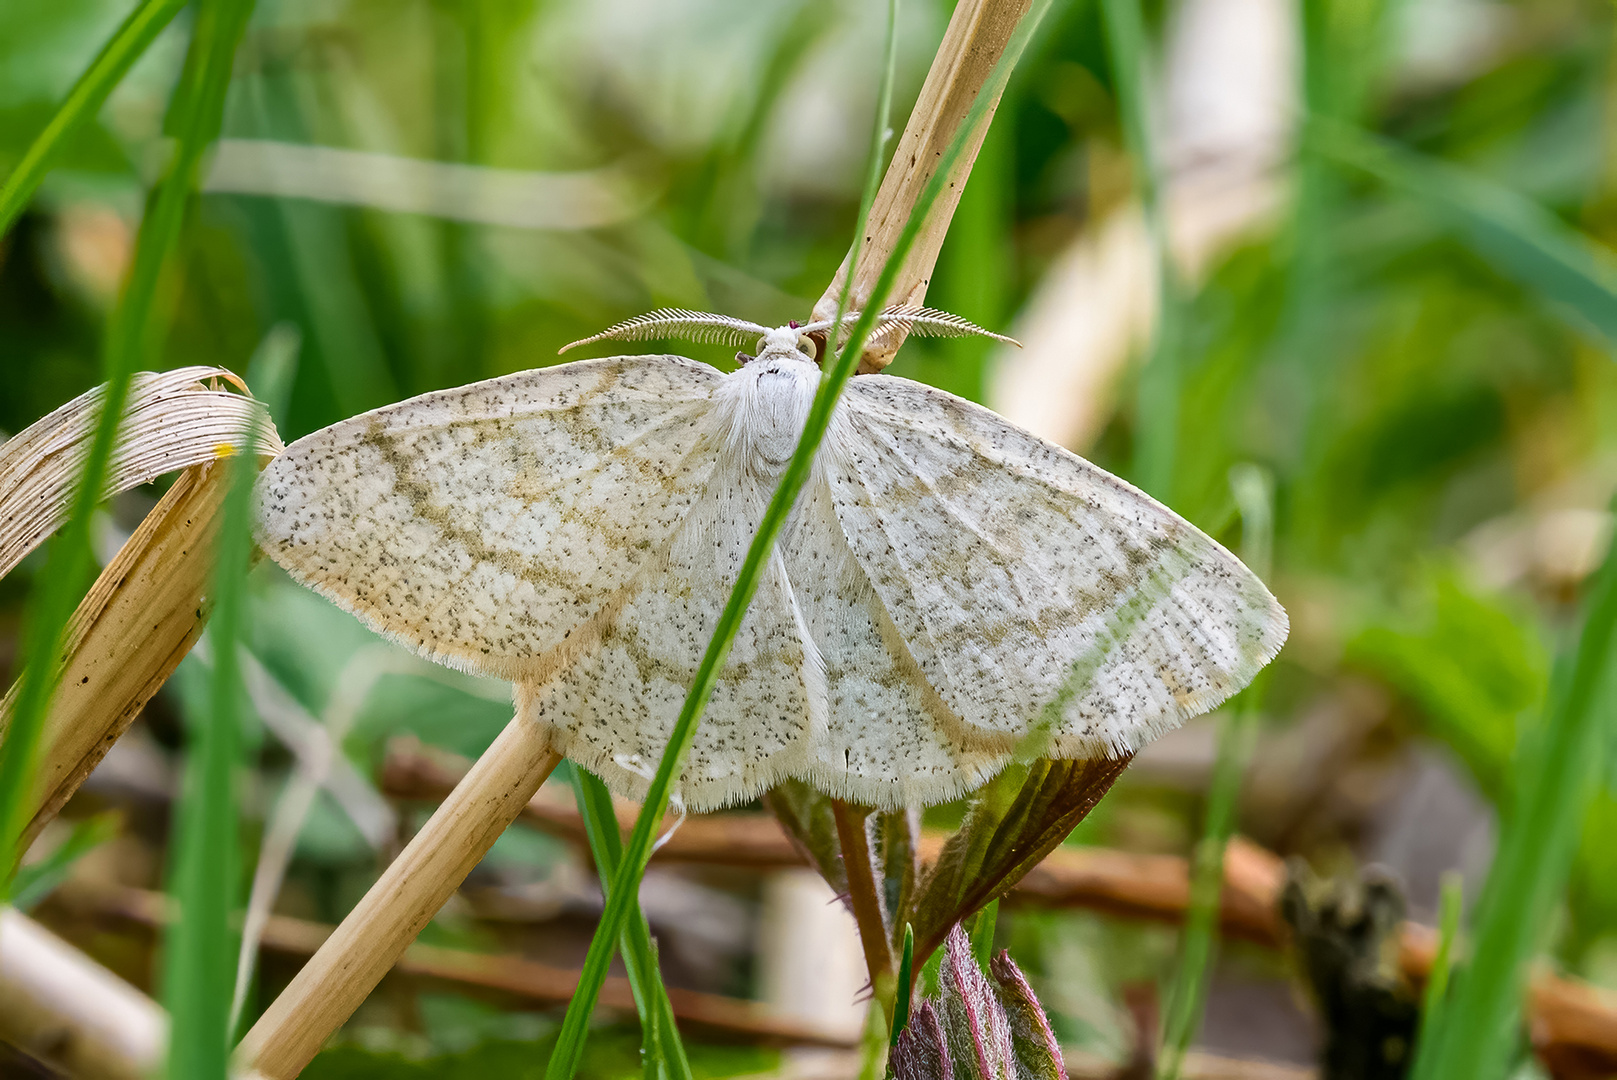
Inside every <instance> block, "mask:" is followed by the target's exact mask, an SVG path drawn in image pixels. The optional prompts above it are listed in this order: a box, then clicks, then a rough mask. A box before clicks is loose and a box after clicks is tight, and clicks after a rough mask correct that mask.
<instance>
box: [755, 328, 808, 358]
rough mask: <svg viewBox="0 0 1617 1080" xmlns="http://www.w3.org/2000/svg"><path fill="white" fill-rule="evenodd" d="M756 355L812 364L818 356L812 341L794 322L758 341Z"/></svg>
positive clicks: (774, 330)
mask: <svg viewBox="0 0 1617 1080" xmlns="http://www.w3.org/2000/svg"><path fill="white" fill-rule="evenodd" d="M758 355H759V356H764V355H770V356H784V357H788V358H790V359H793V360H808V361H809V362H810V363H812V362H813V361H814V360H815V359H816V358H817V357H818V356H819V348H818V346H816V345H815V344H814V339H813V338H811V337H809V336H808V335H807V334H805V333H804V332H803V331H802V329H801V328H799V326H798V324H797V323H795V322H792V323H787V324H786V325H785V326H777V327H775V329H773V330H771V331H769V333H767V334H765V335H764V336H763V337H761V338H759V339H758Z"/></svg>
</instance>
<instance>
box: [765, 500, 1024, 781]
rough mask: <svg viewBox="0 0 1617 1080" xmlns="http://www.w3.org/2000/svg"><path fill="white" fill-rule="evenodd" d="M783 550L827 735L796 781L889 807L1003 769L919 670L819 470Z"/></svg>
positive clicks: (999, 757) (995, 749)
mask: <svg viewBox="0 0 1617 1080" xmlns="http://www.w3.org/2000/svg"><path fill="white" fill-rule="evenodd" d="M781 546H782V548H783V549H784V554H785V563H786V571H787V573H788V574H789V575H790V577H791V582H792V589H793V595H794V597H795V598H796V601H797V606H798V610H799V611H800V612H802V615H803V620H804V623H805V625H806V627H807V629H808V632H809V634H810V636H811V637H812V639H813V641H814V644H815V647H816V648H817V649H818V650H819V653H820V656H821V657H822V659H823V660H824V664H825V684H826V692H827V696H828V699H829V708H828V716H827V722H826V725H825V728H824V731H823V732H822V733H820V734H818V735H817V737H815V738H814V739H813V741H812V744H811V750H810V752H809V754H808V755H807V756H806V758H805V760H804V762H803V763H802V765H801V766H800V768H799V771H798V772H797V773H796V775H797V776H799V777H800V778H802V779H805V780H807V781H809V782H810V783H812V784H813V785H814V786H815V787H817V788H819V789H820V790H821V791H826V792H830V793H832V794H834V795H836V796H837V797H839V798H843V799H850V800H853V801H855V802H860V803H865V804H869V805H874V806H879V807H882V808H883V809H892V808H895V807H899V806H913V805H916V804H931V803H938V802H945V801H947V800H949V799H952V798H956V797H958V796H959V795H960V794H962V793H963V792H965V791H968V790H971V789H972V788H975V787H977V786H978V785H979V784H980V783H981V782H982V781H984V780H986V779H988V778H989V777H991V776H992V775H994V774H995V773H996V772H998V771H999V770H1000V769H1001V768H1003V767H1004V765H1005V763H1006V761H1007V760H1008V758H1009V755H1008V754H1007V753H1006V750H1005V747H1004V746H1003V742H1004V740H1003V739H994V738H986V739H985V738H984V736H983V733H982V732H980V731H978V730H976V729H974V728H972V727H971V726H970V725H968V724H966V723H965V722H963V721H962V720H961V719H960V717H959V716H958V715H957V714H956V713H955V711H954V710H953V709H952V708H950V706H949V705H948V704H947V703H946V702H945V701H944V700H943V699H942V698H941V697H940V696H939V694H938V693H937V691H936V690H934V689H933V688H932V686H931V684H930V683H929V682H928V681H927V678H926V676H925V675H924V674H923V673H922V671H921V669H920V667H919V665H918V664H917V663H916V660H915V657H914V656H913V655H912V654H911V652H910V650H909V647H908V646H907V644H906V643H905V640H904V636H903V634H902V633H901V632H900V631H899V629H898V627H897V626H896V625H895V623H894V621H893V618H892V616H891V615H890V614H889V612H888V609H887V606H886V604H884V603H883V601H882V598H881V597H880V596H878V595H877V593H876V590H875V589H874V588H873V587H872V586H871V583H870V579H869V578H868V577H867V576H866V574H865V571H864V568H863V567H862V566H861V565H860V562H859V559H858V558H857V557H856V556H855V554H854V551H853V548H851V547H850V546H849V544H848V540H847V537H846V536H845V535H844V532H843V527H842V524H841V522H840V521H839V520H838V517H837V508H836V500H835V497H834V495H833V493H832V486H831V482H830V479H829V477H828V475H827V473H826V470H825V469H824V468H821V469H817V470H816V474H815V476H814V477H813V479H812V480H811V481H810V483H809V486H808V488H807V489H806V490H805V491H804V493H803V495H802V498H801V499H800V501H799V503H798V508H797V513H796V515H795V517H794V520H793V523H792V525H791V531H790V534H789V536H788V537H787V538H785V539H783V541H782V543H781Z"/></svg>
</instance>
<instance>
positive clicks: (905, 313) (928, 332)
mask: <svg viewBox="0 0 1617 1080" xmlns="http://www.w3.org/2000/svg"><path fill="white" fill-rule="evenodd" d="M858 318H859V312H857V311H850V312H848V313H847V314H845V315H843V316H842V325H843V327H844V328H847V327H851V326H852V325H853V323H854V320H856V319H858ZM801 329H802V331H803V332H804V333H806V334H812V333H816V332H819V331H824V330H829V329H831V320H830V319H822V320H820V321H819V322H812V323H809V324H808V325H807V326H804V327H802V328H801ZM904 334H914V335H915V336H916V337H985V338H992V339H994V340H995V341H1003V342H1004V343H1005V344H1007V345H1015V346H1016V347H1017V348H1021V347H1022V343H1021V342H1020V341H1017V340H1016V339H1015V338H1012V337H1006V336H1005V335H1004V334H996V333H994V332H993V331H992V330H985V329H983V328H982V327H981V326H978V325H977V324H976V323H974V322H972V321H971V320H970V319H963V318H961V317H960V316H959V315H955V314H952V313H950V312H947V311H939V310H938V309H937V308H927V307H914V306H912V305H909V304H897V305H895V306H893V307H890V308H884V309H882V310H881V311H880V312H878V313H877V315H876V326H875V329H873V330H872V331H871V332H870V337H869V338H868V339H867V340H866V341H865V347H866V348H870V347H871V346H873V345H875V346H881V345H884V344H886V343H888V342H890V341H892V339H893V338H894V337H895V336H898V335H904Z"/></svg>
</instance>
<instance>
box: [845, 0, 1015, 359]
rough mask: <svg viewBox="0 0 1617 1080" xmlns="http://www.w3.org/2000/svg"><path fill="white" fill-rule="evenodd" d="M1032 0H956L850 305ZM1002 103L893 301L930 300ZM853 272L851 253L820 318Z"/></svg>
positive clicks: (885, 188) (864, 289) (875, 351)
mask: <svg viewBox="0 0 1617 1080" xmlns="http://www.w3.org/2000/svg"><path fill="white" fill-rule="evenodd" d="M1031 6H1032V5H1031V0H960V2H959V3H958V4H956V5H955V9H954V14H953V15H952V16H951V17H950V19H949V29H948V30H947V31H946V32H945V33H944V35H943V42H942V44H940V45H939V46H938V54H937V56H936V57H935V58H934V59H933V61H932V67H931V69H930V70H928V72H927V76H926V82H925V83H924V84H923V85H922V86H921V94H920V97H919V98H917V99H916V102H915V108H914V109H913V110H911V112H910V119H909V123H908V124H906V125H905V127H904V134H903V136H902V137H901V138H900V139H899V141H898V148H897V149H896V150H895V151H894V152H893V160H892V162H891V163H890V164H889V165H888V166H887V172H886V174H885V175H883V177H882V184H881V188H880V189H879V190H878V191H877V192H876V200H875V202H874V203H872V204H871V208H870V216H869V217H868V218H867V219H866V220H865V242H864V246H863V247H862V248H861V250H860V252H859V265H858V266H857V267H855V268H854V271H853V288H852V290H851V297H852V300H851V306H852V307H853V308H854V309H856V310H857V309H858V308H859V307H861V306H863V305H864V304H865V303H866V302H867V301H868V300H869V299H870V293H871V289H872V287H873V286H874V285H875V284H876V278H877V277H878V276H879V275H880V274H881V271H882V267H883V265H885V264H886V262H887V259H888V257H889V256H890V255H891V254H892V253H893V247H894V245H895V244H896V242H897V241H898V235H899V233H901V232H903V230H904V224H905V222H907V221H908V220H909V217H910V211H912V210H913V209H914V208H915V204H916V202H917V201H918V200H919V199H920V197H921V192H922V190H923V189H925V187H926V185H927V182H928V181H929V180H931V178H932V174H933V172H934V171H936V168H937V163H938V160H939V159H940V158H941V157H942V156H943V152H944V150H945V149H946V148H947V147H948V145H949V143H950V142H951V141H952V140H953V139H954V136H955V132H956V131H957V130H958V129H959V127H960V124H961V123H962V122H963V121H964V120H965V118H966V113H967V112H968V111H970V109H971V105H972V102H973V101H975V100H976V98H977V92H978V91H979V90H981V89H982V88H983V86H984V85H985V84H986V83H987V82H988V77H989V75H990V74H991V73H992V72H993V70H994V65H995V64H996V63H997V62H998V61H999V58H1000V56H1001V54H1003V53H1004V52H1005V47H1006V46H1007V45H1008V44H1010V40H1011V35H1012V34H1013V33H1014V32H1015V30H1016V27H1017V24H1018V23H1020V22H1021V21H1022V17H1023V16H1025V15H1026V14H1027V13H1028V9H1029V8H1030V7H1031ZM998 104H999V102H998V101H997V100H996V101H995V102H993V104H992V106H991V107H990V109H989V112H988V115H987V116H986V117H984V119H983V123H982V124H981V126H980V127H979V128H978V130H976V131H975V132H973V133H972V135H971V140H970V142H969V143H968V144H967V145H966V147H965V150H964V152H963V153H962V154H961V155H960V158H959V160H958V161H957V162H956V164H955V167H954V171H953V173H952V175H951V176H950V180H949V186H948V188H947V189H945V191H944V193H943V194H942V195H941V196H940V197H939V198H938V201H937V202H936V203H935V204H934V205H933V207H932V210H931V212H930V213H929V214H928V215H927V220H926V224H925V225H924V226H922V228H921V232H920V234H919V235H918V236H917V237H916V238H915V245H914V246H913V247H912V248H911V249H910V254H909V257H908V258H907V259H906V260H905V262H904V268H903V270H902V271H901V272H900V274H899V276H898V279H897V280H896V281H895V282H894V283H893V291H892V294H891V295H890V296H889V297H888V303H891V304H919V303H921V302H922V301H923V300H925V298H926V288H927V285H928V284H929V283H930V282H931V280H932V268H933V267H934V266H935V265H936V264H937V261H938V252H939V251H940V250H941V249H942V247H943V237H944V234H945V233H947V232H948V230H949V221H950V219H951V218H953V217H954V211H955V206H956V205H957V204H958V203H959V202H960V194H961V192H962V191H963V190H964V189H965V186H966V178H967V177H968V176H969V175H970V174H971V166H972V163H973V162H975V161H976V160H977V152H978V151H979V150H980V149H982V141H983V136H984V135H986V134H987V132H988V124H989V123H990V122H991V121H992V119H993V111H994V108H997V107H998ZM847 273H848V264H847V260H846V259H844V260H843V264H842V266H841V267H840V268H838V270H837V273H836V276H835V277H834V278H833V279H832V281H831V284H830V285H829V286H828V287H827V288H826V290H825V295H824V296H822V297H821V298H820V300H819V301H818V302H817V303H816V304H815V305H814V318H816V319H831V318H835V316H836V309H837V297H838V295H839V293H840V292H841V289H842V282H843V279H844V278H845V277H846V276H847ZM902 343H903V340H902V338H886V339H883V342H882V345H881V346H880V347H870V346H867V347H866V348H865V352H864V356H863V357H862V358H861V360H860V365H859V370H860V371H861V372H871V371H880V370H881V369H882V368H884V367H886V366H887V364H888V363H890V362H891V361H892V359H893V354H894V353H896V352H897V351H898V347H899V345H900V344H902Z"/></svg>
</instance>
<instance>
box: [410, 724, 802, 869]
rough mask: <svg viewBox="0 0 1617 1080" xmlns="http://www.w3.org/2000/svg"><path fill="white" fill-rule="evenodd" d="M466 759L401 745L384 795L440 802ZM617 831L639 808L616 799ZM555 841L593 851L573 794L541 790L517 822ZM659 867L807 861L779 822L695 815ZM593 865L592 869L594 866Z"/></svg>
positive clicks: (661, 852)
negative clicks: (688, 864)
mask: <svg viewBox="0 0 1617 1080" xmlns="http://www.w3.org/2000/svg"><path fill="white" fill-rule="evenodd" d="M466 769H467V763H466V761H465V759H463V758H459V757H456V756H455V755H453V754H448V753H444V752H442V751H437V750H429V749H427V748H425V747H423V746H422V745H421V744H420V743H419V742H417V741H416V740H414V739H396V740H394V741H393V743H392V744H390V745H389V746H388V750H387V757H386V758H385V759H384V760H383V763H382V774H381V777H380V785H379V786H380V787H381V789H382V794H384V795H387V796H390V797H391V798H395V799H412V800H420V801H427V802H441V801H442V800H443V799H444V797H445V796H447V795H448V794H449V792H450V791H452V790H453V789H454V787H455V785H456V784H458V783H460V779H461V777H462V776H464V775H465V774H466ZM612 805H613V809H614V810H615V811H616V812H617V816H618V829H619V830H620V831H621V832H622V833H624V835H627V834H628V832H629V830H630V829H632V828H633V827H634V818H635V813H636V811H637V809H638V807H637V806H636V805H635V804H634V803H631V802H628V801H627V800H624V799H613V800H612ZM518 820H519V821H521V822H522V823H523V824H525V825H529V826H531V827H533V828H535V829H538V830H539V831H541V832H544V833H548V834H549V835H551V836H556V837H559V838H561V839H563V840H567V841H569V842H571V843H573V844H575V845H577V846H578V847H579V849H580V850H588V841H587V840H586V838H585V835H584V820H583V819H582V818H581V817H579V815H578V806H577V804H576V803H575V802H574V801H573V794H572V792H571V790H569V789H567V788H565V787H558V786H556V785H549V786H546V787H542V788H540V789H539V791H538V792H537V793H536V794H535V795H534V797H533V798H532V799H529V800H528V805H527V806H525V807H523V808H522V816H521V817H520V818H519V819H518ZM652 859H653V860H655V861H657V862H694V863H702V864H705V865H709V866H751V867H786V866H802V865H803V858H802V856H801V855H800V854H798V851H797V849H796V848H794V847H793V846H792V843H791V841H790V840H789V839H788V838H787V837H786V834H785V833H783V832H781V830H780V826H778V825H777V824H775V819H774V818H772V817H769V816H768V815H765V814H692V815H690V816H689V817H687V818H686V819H685V822H684V824H682V825H681V826H680V827H679V828H678V829H677V830H675V831H674V832H673V833H672V834H671V835H670V836H669V837H668V838H667V840H666V841H664V842H663V844H662V846H661V847H659V848H657V850H656V851H654V852H653V853H652ZM591 865H593V863H591Z"/></svg>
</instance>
